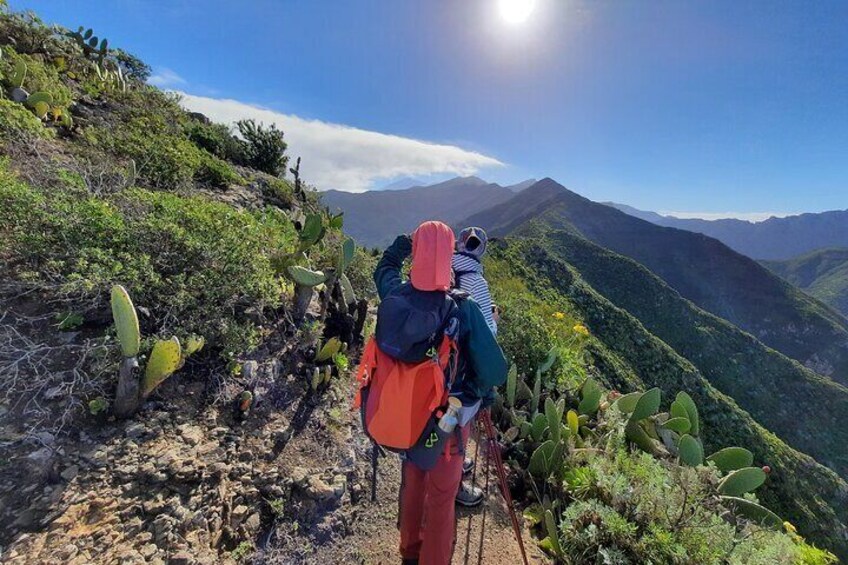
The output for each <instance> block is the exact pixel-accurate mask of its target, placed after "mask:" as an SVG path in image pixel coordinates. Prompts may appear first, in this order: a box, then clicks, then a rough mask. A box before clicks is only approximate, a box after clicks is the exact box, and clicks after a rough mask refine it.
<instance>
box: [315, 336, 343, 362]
mask: <svg viewBox="0 0 848 565" xmlns="http://www.w3.org/2000/svg"><path fill="white" fill-rule="evenodd" d="M341 348H342V342H341V341H340V340H339V338H337V337H333V338H330V339H329V340H328V341H327V343H325V344H324V347H322V348H321V349H320V350H319V351H318V353H317V354H315V362H316V363H323V362H324V361H329V360H330V359H332V358H333V355H335V354H336V353H338V352H339V351H340V350H341Z"/></svg>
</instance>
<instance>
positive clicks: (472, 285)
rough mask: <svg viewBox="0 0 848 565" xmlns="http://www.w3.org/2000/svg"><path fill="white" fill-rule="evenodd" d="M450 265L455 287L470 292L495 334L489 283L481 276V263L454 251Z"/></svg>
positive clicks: (495, 325)
mask: <svg viewBox="0 0 848 565" xmlns="http://www.w3.org/2000/svg"><path fill="white" fill-rule="evenodd" d="M452 266H453V272H454V280H455V284H456V286H457V288H460V289H462V290H464V291H465V292H467V293H468V294H470V295H471V298H473V299H474V302H476V303H477V304H479V305H480V310H482V311H483V317H485V318H486V323H487V324H489V329H491V330H492V333H493V334H495V335H497V333H498V324H497V322H495V317H494V315H493V314H492V295H491V294H490V293H489V283H488V282H487V281H486V279H485V278H484V277H483V265H482V264H480V261H479V260H477V259H476V258H474V257H469V256H468V255H463V254H460V253H454V254H453V261H452Z"/></svg>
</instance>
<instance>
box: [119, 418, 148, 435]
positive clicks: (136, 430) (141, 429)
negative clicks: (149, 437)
mask: <svg viewBox="0 0 848 565" xmlns="http://www.w3.org/2000/svg"><path fill="white" fill-rule="evenodd" d="M146 432H147V428H145V426H144V424H141V423H140V422H133V423H132V424H130V425H129V426H127V427H126V429H125V430H124V435H126V436H127V437H128V438H129V439H138V438H140V437H142V436H143V435H144V434H145V433H146Z"/></svg>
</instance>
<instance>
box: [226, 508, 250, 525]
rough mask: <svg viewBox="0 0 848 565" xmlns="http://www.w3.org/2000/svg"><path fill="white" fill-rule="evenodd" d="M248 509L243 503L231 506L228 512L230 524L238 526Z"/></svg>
mask: <svg viewBox="0 0 848 565" xmlns="http://www.w3.org/2000/svg"><path fill="white" fill-rule="evenodd" d="M248 511H249V509H248V507H247V506H245V505H244V504H240V505H238V506H236V507H235V508H233V512H232V514H230V524H231V525H232V527H233V528H237V527H239V525H240V524H241V523H242V522H243V521H244V519H245V518H246V517H247V513H248Z"/></svg>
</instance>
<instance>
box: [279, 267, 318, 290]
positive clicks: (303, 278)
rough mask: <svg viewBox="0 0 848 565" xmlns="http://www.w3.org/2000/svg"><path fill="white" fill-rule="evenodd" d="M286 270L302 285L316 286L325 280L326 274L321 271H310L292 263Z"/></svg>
mask: <svg viewBox="0 0 848 565" xmlns="http://www.w3.org/2000/svg"><path fill="white" fill-rule="evenodd" d="M288 271H289V275H291V278H292V280H293V281H294V282H296V283H297V284H299V285H303V286H309V287H313V286H318V285H319V284H321V283H323V282H324V281H326V280H327V276H326V275H325V274H324V273H323V272H322V271H311V270H309V269H307V268H305V267H301V266H299V265H292V266H291V267H289V269H288Z"/></svg>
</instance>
